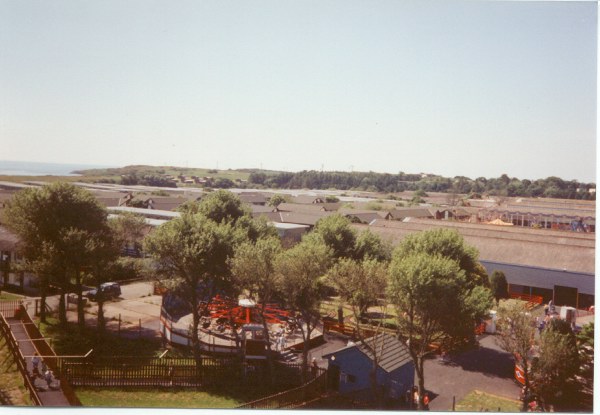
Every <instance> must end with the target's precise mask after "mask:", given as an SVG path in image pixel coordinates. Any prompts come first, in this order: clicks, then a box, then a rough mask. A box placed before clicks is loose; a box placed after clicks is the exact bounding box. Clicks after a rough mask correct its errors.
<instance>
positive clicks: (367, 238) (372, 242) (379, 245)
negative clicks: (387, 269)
mask: <svg viewBox="0 0 600 415" xmlns="http://www.w3.org/2000/svg"><path fill="white" fill-rule="evenodd" d="M352 256H353V258H354V259H356V260H359V261H360V260H363V259H367V258H373V259H377V260H378V261H385V262H389V261H390V259H391V258H392V244H391V243H390V242H389V241H388V240H383V239H381V237H380V236H379V235H377V234H376V233H373V232H371V230H370V229H367V230H365V231H362V232H360V233H359V234H358V236H357V237H356V241H355V242H354V253H353V255H352Z"/></svg>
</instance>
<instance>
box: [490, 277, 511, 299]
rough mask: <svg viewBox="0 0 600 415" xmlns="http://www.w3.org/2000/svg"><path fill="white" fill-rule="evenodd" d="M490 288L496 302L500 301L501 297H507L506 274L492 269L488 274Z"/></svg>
mask: <svg viewBox="0 0 600 415" xmlns="http://www.w3.org/2000/svg"><path fill="white" fill-rule="evenodd" d="M490 289H491V290H492V295H493V296H494V299H495V300H496V303H499V302H500V299H502V298H508V297H509V296H508V282H507V281H506V275H504V272H502V271H497V270H496V271H494V272H492V275H490Z"/></svg>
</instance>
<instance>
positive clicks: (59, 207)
mask: <svg viewBox="0 0 600 415" xmlns="http://www.w3.org/2000/svg"><path fill="white" fill-rule="evenodd" d="M5 218H6V224H7V226H8V227H9V228H10V229H11V230H13V231H14V232H15V233H16V234H17V235H18V236H19V238H20V239H21V246H20V250H21V253H22V255H23V257H24V259H25V261H26V267H29V268H30V269H31V270H34V271H36V272H38V273H40V275H41V276H42V277H41V280H40V281H41V283H42V286H41V287H40V288H41V291H42V299H43V300H45V295H46V288H47V284H48V283H49V282H52V283H53V284H56V285H58V286H59V287H60V289H61V296H60V299H59V320H60V321H61V323H62V324H66V321H67V318H66V303H65V298H64V295H65V294H66V293H67V292H68V291H69V288H70V284H71V283H72V282H75V284H76V289H77V291H78V295H79V297H80V299H81V278H82V273H83V271H84V269H86V268H89V267H90V266H92V265H93V264H94V263H95V262H96V261H97V260H98V258H99V256H101V255H112V253H111V251H110V250H109V249H105V247H107V246H110V245H111V241H109V240H108V239H110V238H111V237H112V233H111V231H110V229H109V227H108V222H107V213H106V210H105V209H104V208H103V207H102V206H101V205H100V204H99V203H98V201H97V200H96V198H95V197H94V196H93V195H92V194H91V193H90V192H89V191H87V190H85V189H82V188H80V187H77V186H74V185H72V184H68V183H62V182H56V183H52V184H49V185H45V186H43V187H41V188H27V189H24V190H22V191H20V192H17V193H16V194H15V195H14V197H13V198H12V200H11V201H10V203H9V206H8V208H7V209H6V211H5ZM82 307H83V305H82V302H81V301H80V302H79V310H78V311H79V313H78V316H79V320H80V321H79V323H80V325H82V324H83V323H84V321H83V318H82V316H83V308H82ZM43 308H44V307H42V309H43ZM42 317H43V316H42Z"/></svg>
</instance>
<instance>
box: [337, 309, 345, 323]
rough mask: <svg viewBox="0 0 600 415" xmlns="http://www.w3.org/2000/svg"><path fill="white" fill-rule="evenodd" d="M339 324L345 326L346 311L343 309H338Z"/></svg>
mask: <svg viewBox="0 0 600 415" xmlns="http://www.w3.org/2000/svg"><path fill="white" fill-rule="evenodd" d="M337 314H338V324H344V309H343V308H342V307H338V309H337Z"/></svg>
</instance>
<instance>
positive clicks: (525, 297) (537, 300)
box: [510, 293, 544, 310]
mask: <svg viewBox="0 0 600 415" xmlns="http://www.w3.org/2000/svg"><path fill="white" fill-rule="evenodd" d="M510 298H514V299H517V300H521V301H525V302H526V303H527V304H525V308H527V309H528V310H531V309H532V308H535V307H536V306H538V305H540V304H542V303H543V302H544V298H543V297H542V296H539V295H529V294H520V293H510Z"/></svg>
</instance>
